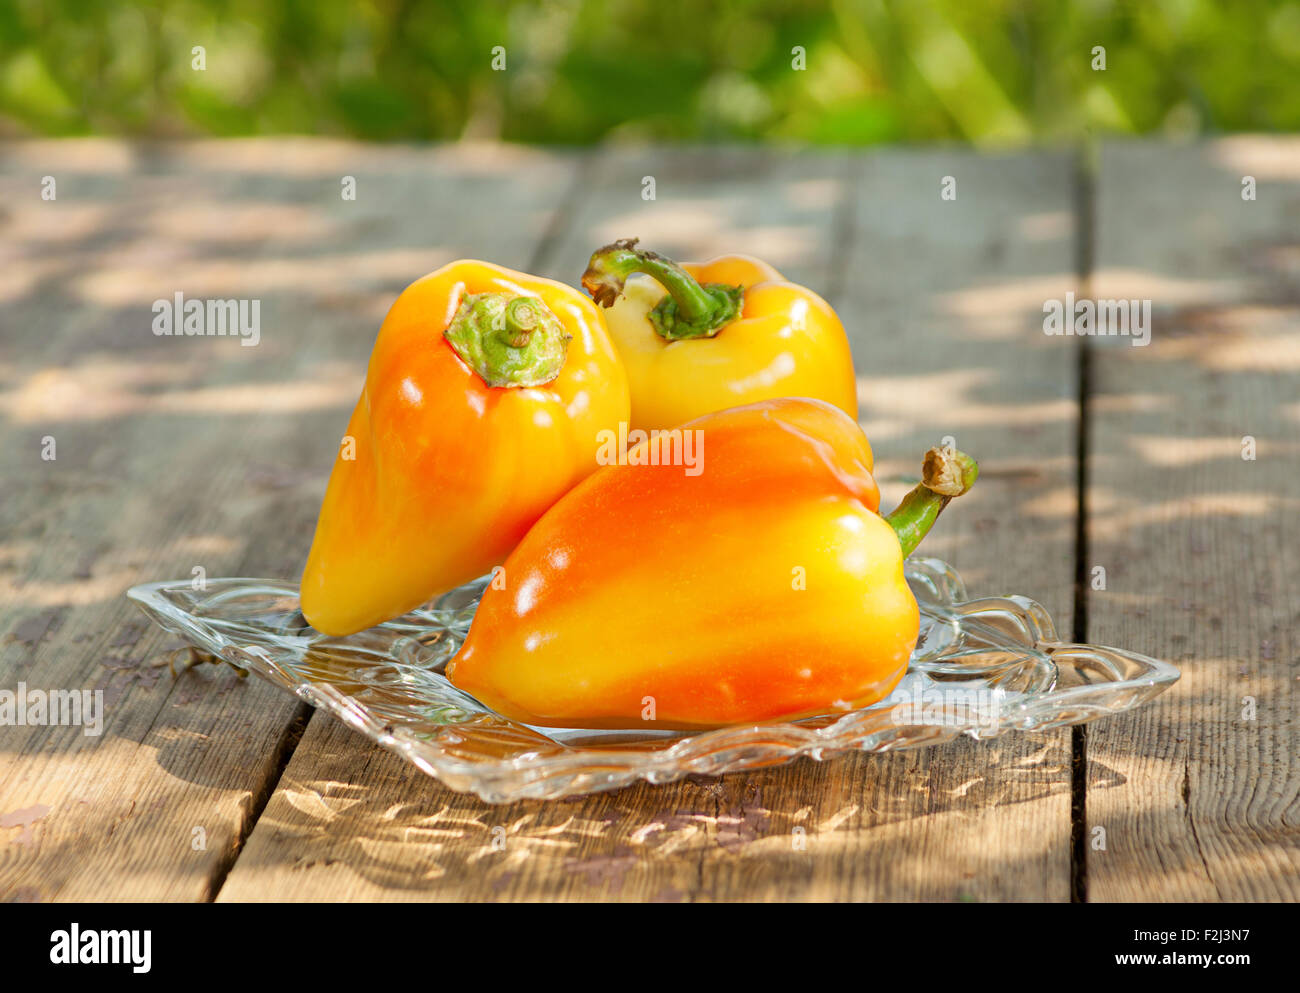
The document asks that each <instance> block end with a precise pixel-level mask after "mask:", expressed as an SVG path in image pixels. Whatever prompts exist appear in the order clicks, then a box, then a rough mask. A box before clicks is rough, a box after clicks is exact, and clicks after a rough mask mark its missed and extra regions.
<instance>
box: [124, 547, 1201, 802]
mask: <svg viewBox="0 0 1300 993" xmlns="http://www.w3.org/2000/svg"><path fill="white" fill-rule="evenodd" d="M906 573H907V580H908V583H909V585H910V587H911V589H912V591H913V593H914V594H915V595H916V598H917V602H918V604H919V606H920V608H921V616H922V625H921V634H920V637H919V638H918V643H917V649H916V650H915V651H914V652H913V656H912V660H911V663H910V665H909V668H908V673H907V675H906V676H905V677H904V679H903V681H902V682H901V683H900V684H899V687H898V688H896V689H895V690H894V692H893V693H892V694H891V695H890V696H889V697H888V698H886V699H885V700H883V701H881V702H879V703H876V704H874V705H873V706H871V707H866V708H862V709H858V710H852V711H848V712H843V713H839V712H837V713H829V714H825V715H821V716H818V717H812V718H806V719H803V720H799V721H789V722H773V723H769V724H755V725H738V726H734V727H726V728H718V729H714V730H708V731H696V732H677V731H646V732H644V733H641V732H617V731H616V732H609V731H592V730H589V729H582V728H573V729H556V728H540V727H532V726H529V725H523V724H518V723H516V722H512V721H509V720H507V719H505V718H503V717H501V716H500V715H497V714H494V713H493V712H491V711H489V710H487V709H486V708H484V707H483V706H482V705H481V704H479V703H478V701H476V700H474V699H473V698H472V697H470V696H468V695H467V694H465V693H463V692H461V691H460V690H457V689H456V688H455V687H453V686H452V685H451V684H450V683H449V682H448V681H447V680H446V678H445V677H444V676H442V674H441V667H442V665H443V664H444V663H445V662H446V660H447V659H448V658H450V656H451V655H452V654H453V653H454V651H455V649H456V648H457V647H458V645H459V643H460V641H461V640H462V639H463V637H464V634H465V632H466V631H467V630H468V628H469V623H470V621H471V620H472V617H473V610H474V607H475V605H476V604H477V600H478V596H479V595H480V594H481V593H482V591H483V589H484V587H485V586H486V583H487V578H486V577H484V578H481V579H479V580H476V581H474V582H472V583H469V584H466V586H463V587H461V588H459V589H457V590H454V591H452V592H450V593H448V594H446V595H444V596H443V597H440V598H439V599H438V600H436V601H434V602H433V603H431V604H429V605H427V606H426V607H424V608H421V609H419V610H416V611H412V612H411V613H410V614H407V615H405V616H403V617H401V618H397V619H395V620H393V621H390V622H388V623H387V624H383V625H379V626H378V627H376V628H372V629H370V630H369V631H364V632H361V633H359V634H357V635H352V636H350V637H349V638H342V639H337V638H327V637H326V636H324V635H321V634H319V633H318V632H315V631H314V630H313V629H311V628H310V627H308V626H307V624H306V621H305V619H303V618H302V615H301V612H300V611H299V610H298V606H297V587H296V586H295V585H294V584H292V583H285V582H280V581H274V580H260V579H221V580H207V581H206V582H205V583H202V584H199V588H197V589H196V584H195V583H194V582H192V581H188V580H181V581H176V582H161V583H146V584H143V585H140V586H135V587H133V588H132V589H131V590H129V591H128V593H127V595H128V597H130V599H131V600H133V601H134V602H135V603H137V604H138V605H139V606H140V607H141V608H142V609H143V610H144V612H145V613H146V614H147V615H148V616H149V617H150V618H152V619H153V620H154V621H156V622H157V623H158V624H159V625H161V626H162V627H163V628H165V629H166V630H168V631H170V632H172V633H174V634H176V635H178V636H180V637H181V638H182V639H184V640H185V641H186V642H188V643H189V644H191V645H193V646H195V647H196V648H199V649H201V650H202V651H204V652H207V653H209V654H211V655H213V656H215V657H218V658H220V659H222V660H224V661H226V662H228V663H230V664H231V665H233V666H236V667H238V668H241V669H245V670H247V671H249V672H252V673H254V674H255V675H257V676H259V677H261V678H262V679H265V680H266V681H268V682H270V683H272V684H273V685H275V686H278V687H280V688H281V689H284V690H287V691H288V692H290V693H293V694H294V695H295V696H297V697H298V698H299V699H302V700H304V701H306V702H307V703H309V704H311V705H312V706H314V707H316V708H318V709H321V710H324V711H327V712H329V713H331V714H333V715H334V716H335V717H337V718H339V719H340V720H342V721H343V722H344V723H346V724H348V725H349V726H351V727H353V728H355V729H356V730H357V731H359V732H361V733H362V734H364V735H365V736H366V737H368V738H370V739H371V740H373V741H375V742H376V743H378V744H379V745H381V746H382V747H384V748H387V749H389V750H391V751H393V752H395V753H397V754H398V755H400V756H401V757H402V758H404V759H406V760H407V761H409V762H411V763H412V764H414V765H415V766H416V767H417V768H419V769H421V770H422V771H424V772H426V773H428V774H429V775H431V776H434V777H436V778H437V779H439V780H441V781H442V782H443V783H444V784H446V785H447V786H449V787H450V788H452V789H455V790H458V791H461V792H470V793H474V794H476V795H477V796H478V797H480V798H481V799H483V800H485V801H488V802H490V803H508V802H512V801H516V800H521V799H559V798H562V797H566V796H572V795H576V794H583V793H590V792H597V791H602V790H611V789H618V788H620V787H622V786H626V785H629V784H631V783H634V782H636V781H638V780H645V781H647V782H650V783H666V782H671V781H673V780H676V779H680V778H682V777H684V776H688V775H722V774H725V773H729V772H735V771H740V770H744V769H753V768H758V767H762V766H768V765H777V764H782V763H785V762H789V761H792V760H794V759H796V758H800V757H807V758H810V759H813V760H816V761H822V760H825V759H829V758H832V757H834V756H835V755H838V754H842V753H845V752H849V751H863V752H885V751H893V750H900V749H908V748H921V747H927V746H930V745H937V744H941V743H943V742H947V741H951V740H953V739H955V738H957V737H959V736H962V735H965V736H969V737H973V738H976V739H985V738H995V737H999V736H1001V735H1003V734H1006V733H1008V732H1012V731H1022V732H1023V731H1044V730H1049V729H1052V728H1058V727H1064V726H1068V725H1073V724H1082V723H1086V722H1088V721H1092V720H1096V719H1097V718H1100V717H1105V716H1109V715H1112V714H1117V713H1122V712H1123V711H1126V710H1130V709H1132V708H1133V707H1137V706H1139V705H1141V704H1143V703H1145V702H1146V701H1147V700H1149V699H1151V698H1152V697H1154V696H1155V695H1157V694H1158V693H1161V692H1162V691H1164V690H1165V689H1167V688H1168V687H1169V686H1171V685H1172V684H1173V683H1174V682H1176V681H1177V680H1178V678H1179V671H1178V669H1177V668H1175V667H1174V666H1172V665H1170V664H1169V663H1167V662H1162V661H1160V660H1158V659H1154V658H1151V657H1149V656H1146V655H1141V654H1138V653H1136V652H1128V651H1124V650H1122V649H1118V648H1110V647H1106V646H1100V645H1083V644H1071V643H1067V642H1062V641H1060V640H1059V639H1058V638H1057V635H1056V630H1055V626H1054V625H1053V623H1052V620H1051V617H1050V616H1049V615H1048V613H1047V611H1046V610H1045V609H1044V608H1043V607H1042V606H1041V605H1040V604H1038V603H1037V602H1036V601H1034V600H1031V599H1029V598H1027V597H1023V596H1003V597H981V598H978V599H971V598H970V597H969V596H968V594H967V592H966V588H965V584H964V583H963V582H962V580H961V577H960V576H959V575H958V574H957V572H956V571H955V570H954V569H953V568H952V567H951V566H950V565H948V564H947V563H945V562H943V561H941V560H939V559H933V558H924V557H914V558H912V559H909V560H908V562H907V566H906Z"/></svg>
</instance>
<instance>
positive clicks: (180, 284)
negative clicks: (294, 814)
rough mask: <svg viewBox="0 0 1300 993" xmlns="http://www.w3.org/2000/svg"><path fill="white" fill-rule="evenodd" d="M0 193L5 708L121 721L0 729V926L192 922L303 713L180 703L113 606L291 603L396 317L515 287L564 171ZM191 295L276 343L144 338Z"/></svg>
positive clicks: (186, 149) (285, 174)
mask: <svg viewBox="0 0 1300 993" xmlns="http://www.w3.org/2000/svg"><path fill="white" fill-rule="evenodd" d="M5 165H6V168H5V169H4V176H3V179H0V190H2V191H3V203H4V205H5V206H4V216H3V218H2V219H0V222H2V223H3V225H4V237H3V238H0V253H2V254H3V256H4V258H3V265H2V266H0V270H3V276H2V277H0V308H3V315H2V316H0V323H2V324H3V326H4V328H5V333H4V337H3V340H2V341H0V416H3V427H2V428H0V535H3V539H2V542H3V543H2V544H0V604H2V605H3V606H2V607H0V632H7V633H8V634H7V636H6V638H5V641H4V644H3V646H0V688H6V689H12V688H14V687H15V686H16V684H17V683H18V682H19V681H23V682H26V683H27V685H28V686H30V687H32V688H37V687H40V688H47V689H48V688H61V689H71V688H80V687H97V688H99V689H102V690H103V691H104V705H105V710H106V717H105V722H104V726H103V733H102V736H100V737H85V736H83V735H82V734H81V733H80V731H79V730H78V729H76V728H59V727H52V728H51V727H3V728H0V754H3V761H2V762H0V815H4V819H3V821H2V822H0V823H3V825H4V829H3V830H0V899H6V900H51V899H95V900H103V899H139V900H197V899H203V898H205V897H207V896H210V895H211V890H212V889H213V888H214V886H216V885H218V884H219V882H220V880H221V878H222V877H223V875H224V872H225V869H226V866H227V863H228V862H229V860H230V859H231V857H232V856H233V852H234V849H235V847H236V845H237V844H238V843H239V842H240V841H241V839H242V836H243V835H244V834H245V833H246V832H247V830H248V829H249V828H250V827H251V821H250V810H251V809H253V807H254V806H255V805H256V801H257V797H258V795H259V794H261V793H262V792H263V791H265V790H267V789H268V788H269V786H270V784H271V782H273V780H274V777H275V776H277V775H278V773H279V771H280V765H281V760H282V758H283V753H284V752H285V750H286V749H287V748H288V747H289V746H290V745H291V744H292V742H293V740H294V737H295V735H296V733H297V731H298V730H300V729H299V728H296V727H295V725H294V715H295V713H297V704H296V703H295V702H294V701H293V700H292V698H290V697H288V696H287V695H284V694H282V693H279V692H277V691H274V690H272V689H271V688H270V687H267V686H265V685H263V684H261V683H260V682H259V681H257V680H239V679H238V678H237V677H236V676H235V675H234V673H233V672H231V671H230V670H227V669H224V668H222V669H212V668H210V667H204V670H202V671H193V672H188V673H186V674H184V675H183V676H181V677H180V678H179V679H178V680H176V681H175V682H173V680H172V678H171V676H170V675H169V674H168V672H167V669H166V667H165V661H166V655H165V649H166V648H167V647H168V643H167V642H165V641H164V640H163V639H162V637H161V636H160V635H159V633H157V632H156V631H155V630H154V629H153V628H152V627H151V626H150V625H148V624H147V623H146V622H145V621H144V619H143V618H142V617H141V616H140V615H139V613H138V611H137V610H136V609H135V608H134V607H133V606H131V605H129V604H128V603H127V602H126V601H125V599H124V598H123V596H122V594H123V592H124V590H125V589H126V588H127V587H128V586H130V585H131V584H133V583H136V582H141V581H146V580H153V579H161V578H169V577H187V576H190V575H191V571H192V569H194V568H195V567H201V568H203V569H205V570H206V574H207V575H208V576H220V575H232V574H234V575H238V574H244V575H272V576H292V575H295V573H296V570H297V569H298V568H299V567H300V564H301V560H302V558H303V556H304V554H305V550H306V548H307V544H308V542H309V541H310V536H311V528H312V525H313V521H314V514H315V507H316V505H317V503H318V501H319V499H320V496H321V493H322V492H323V489H324V484H325V479H326V475H327V472H328V467H329V465H330V460H331V457H332V453H333V450H334V446H335V444H336V443H337V434H336V433H335V429H334V428H333V427H331V426H330V425H342V424H343V423H344V421H345V419H346V416H347V411H348V410H349V409H350V407H351V405H352V403H353V402H354V400H355V398H356V394H357V392H358V391H359V388H360V382H361V377H362V375H363V371H364V364H365V359H366V355H367V353H368V352H369V348H370V344H371V342H372V341H373V336H374V334H375V332H376V330H377V329H378V326H379V321H380V320H381V319H382V316H383V313H384V312H385V310H386V308H387V306H388V305H389V303H390V302H391V300H392V298H393V297H394V296H395V295H396V293H397V292H398V291H399V290H400V289H401V287H402V286H403V285H405V283H406V282H408V281H409V280H410V279H411V278H413V277H414V276H417V275H419V274H421V273H423V272H425V271H427V270H429V269H431V268H433V267H434V266H436V265H438V264H440V263H442V262H445V261H447V260H449V259H451V258H454V257H456V256H457V255H460V254H466V253H469V252H472V251H476V250H477V251H483V250H484V248H483V246H484V245H487V246H488V247H490V249H491V250H492V251H493V253H494V254H495V257H496V258H498V259H500V260H501V261H503V262H506V263H508V264H510V263H513V264H516V265H519V266H524V265H526V264H527V263H528V260H529V254H530V252H531V251H532V250H533V249H534V247H535V245H536V244H537V243H538V241H539V240H540V238H541V237H542V235H543V233H544V232H545V231H546V230H547V228H548V226H549V224H550V222H551V219H552V217H553V215H554V213H555V210H556V204H557V202H558V201H559V200H560V199H561V198H562V197H563V195H564V193H565V191H566V190H568V189H569V188H570V186H571V182H572V162H571V161H569V160H567V159H566V158H565V157H563V156H556V155H552V154H543V153H532V152H523V151H512V150H508V149H499V148H493V149H491V150H490V151H489V152H487V153H484V152H482V151H481V150H476V149H474V148H459V149H440V150H435V151H429V150H426V149H420V150H415V149H401V148H390V149H370V148H361V147H359V146H355V145H347V144H336V143H329V142H314V141H313V142H306V141H301V142H300V141H275V142H265V141H250V142H232V143H200V144H194V145H180V146H164V147H161V148H151V147H148V146H129V145H124V144H121V143H116V142H68V143H57V142H48V143H47V142H42V143H33V144H15V145H10V146H8V147H7V148H6V149H5ZM46 175H52V176H54V177H55V179H56V182H57V199H56V200H54V201H43V200H42V199H41V197H40V191H41V177H42V176H46ZM344 176H353V177H355V178H356V180H357V196H356V199H355V200H344V199H343V198H342V196H341V189H342V187H341V181H342V178H343V177H344ZM484 208H490V214H489V215H488V216H483V215H482V214H480V213H479V212H480V211H482V210H483V209H484ZM476 227H482V228H485V229H487V231H488V234H487V235H486V236H485V235H484V234H483V233H482V231H480V230H476ZM176 291H182V292H184V293H185V294H186V295H187V296H188V297H191V298H195V297H219V298H230V297H235V298H252V299H257V300H260V302H261V340H260V343H259V344H258V345H257V347H242V346H241V345H240V343H239V341H237V340H233V339H230V338H193V337H191V338H184V337H182V338H168V337H156V336H155V335H154V334H153V333H152V332H151V321H152V317H153V314H152V311H151V304H152V302H153V301H154V300H155V299H158V298H162V299H170V298H171V297H172V294H173V293H174V292H176ZM47 436H53V437H54V439H55V442H56V446H57V447H56V455H57V458H56V460H54V461H43V460H42V458H41V452H42V439H43V438H45V437H47ZM25 822H30V824H25ZM196 829H202V832H203V843H202V845H201V846H199V845H197V844H196V837H197V836H198V835H197V832H196Z"/></svg>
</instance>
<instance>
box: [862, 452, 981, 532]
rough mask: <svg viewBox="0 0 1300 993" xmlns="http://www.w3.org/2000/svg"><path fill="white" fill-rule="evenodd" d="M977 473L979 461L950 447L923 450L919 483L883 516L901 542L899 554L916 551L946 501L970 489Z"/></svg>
mask: <svg viewBox="0 0 1300 993" xmlns="http://www.w3.org/2000/svg"><path fill="white" fill-rule="evenodd" d="M979 474H980V467H979V463H978V462H976V461H975V460H974V459H973V458H971V457H970V456H969V455H967V454H965V453H964V452H959V451H957V450H956V449H954V448H932V449H930V450H929V451H928V452H926V453H925V465H924V467H923V468H922V470H921V482H920V484H918V485H917V486H916V488H915V489H913V490H912V492H910V493H909V494H907V496H905V497H903V502H902V503H900V504H899V505H898V507H897V508H896V509H895V510H894V512H893V513H892V514H887V515H886V516H885V520H886V521H888V522H889V526H890V527H892V528H893V529H894V533H895V534H897V535H898V543H899V544H900V545H902V546H903V558H907V556H909V555H911V554H912V553H913V552H914V551H916V546H917V545H919V544H920V543H921V539H922V538H924V537H925V536H926V534H928V533H929V531H930V528H932V527H933V526H934V522H935V521H937V520H938V519H939V514H940V513H941V512H942V511H943V508H944V507H946V506H948V501H950V500H951V499H952V498H953V497H959V496H961V495H962V494H963V493H966V492H967V491H968V490H970V488H971V487H972V486H973V485H974V484H975V480H976V478H977V477H978V476H979Z"/></svg>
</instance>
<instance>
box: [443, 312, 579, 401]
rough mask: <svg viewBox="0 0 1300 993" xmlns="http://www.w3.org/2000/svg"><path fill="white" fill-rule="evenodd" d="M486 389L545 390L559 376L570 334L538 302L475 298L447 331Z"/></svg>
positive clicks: (455, 316) (454, 316)
mask: <svg viewBox="0 0 1300 993" xmlns="http://www.w3.org/2000/svg"><path fill="white" fill-rule="evenodd" d="M443 337H445V338H446V339H447V343H448V344H449V345H451V347H452V348H453V349H454V350H455V352H456V354H457V355H459V356H460V357H461V360H462V361H463V362H464V363H465V364H466V365H467V366H469V367H470V368H471V369H473V370H474V371H475V372H476V373H478V374H479V377H480V378H481V379H482V380H483V382H485V383H487V385H488V386H499V387H508V386H541V385H542V384H544V383H549V382H551V381H552V380H553V379H555V377H556V376H558V375H559V374H560V370H561V369H562V368H563V367H564V359H565V355H566V354H567V352H568V347H569V340H570V338H572V335H571V334H569V332H568V331H567V330H566V329H565V327H564V325H563V324H562V323H561V322H560V319H559V318H558V317H556V316H555V315H554V314H553V313H551V311H550V310H549V309H547V307H546V304H544V303H543V302H542V301H541V300H539V299H537V298H536V297H528V296H513V295H511V294H508V293H476V294H474V293H472V294H467V295H466V296H465V298H464V299H463V300H462V301H461V304H460V307H458V308H457V310H456V313H455V314H454V315H453V316H452V319H451V322H450V323H449V324H448V325H447V329H446V330H445V331H444V332H443Z"/></svg>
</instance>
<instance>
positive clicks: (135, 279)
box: [67, 243, 454, 335]
mask: <svg viewBox="0 0 1300 993" xmlns="http://www.w3.org/2000/svg"><path fill="white" fill-rule="evenodd" d="M141 247H142V248H143V250H144V251H145V252H147V253H148V254H149V255H150V256H152V255H153V254H154V253H155V252H156V251H157V246H156V245H153V244H151V243H146V244H144V245H142V246H141ZM453 258H454V256H453V255H452V253H451V252H448V251H446V250H438V249H432V248H411V249H394V250H391V251H365V252H340V253H335V254H329V255H312V256H307V257H303V258H287V257H281V258H275V257H259V258H258V259H257V262H256V263H255V264H252V265H250V264H249V261H248V260H247V259H242V258H237V257H236V258H228V259H220V260H217V259H203V260H200V259H198V258H195V259H194V260H193V261H187V262H184V263H183V264H181V265H179V266H177V267H176V268H175V269H174V270H173V271H171V272H169V273H167V274H166V275H165V276H162V277H160V273H159V270H158V263H159V260H158V259H154V258H150V259H149V260H147V261H143V262H141V263H139V264H132V263H131V259H130V253H129V252H127V253H124V254H123V257H122V258H117V257H114V258H113V259H111V260H109V261H106V262H105V263H104V264H103V266H101V267H100V268H97V269H95V270H93V271H91V272H87V273H85V274H83V275H79V276H74V277H72V278H71V279H70V280H69V281H68V286H67V290H68V292H70V293H73V294H75V295H76V296H78V297H80V298H81V299H83V300H85V301H86V302H88V303H95V304H100V305H102V306H110V307H134V308H138V310H139V314H140V318H139V319H140V333H141V334H142V335H147V334H149V333H150V322H151V320H152V313H151V311H150V306H151V304H152V303H153V300H154V299H155V298H158V299H164V300H170V299H171V295H172V293H173V292H174V290H175V288H176V287H178V286H182V285H183V286H184V287H185V293H186V295H187V296H189V297H204V296H213V297H222V298H226V297H238V298H248V297H262V296H264V295H266V294H272V293H312V294H315V293H328V292H332V291H335V290H337V289H338V288H339V287H340V286H341V285H352V286H354V287H356V288H357V289H358V290H360V289H362V288H363V287H365V284H371V285H370V287H369V288H374V284H379V285H381V286H383V287H384V288H385V292H386V293H387V294H388V295H389V296H391V295H392V292H393V291H394V290H400V289H401V288H402V287H404V286H406V285H407V284H408V283H410V282H413V281H414V280H415V279H416V278H418V277H419V276H422V275H423V274H424V273H426V272H428V271H430V270H432V269H436V268H438V266H440V265H444V264H446V263H447V262H450V261H452V259H453ZM358 284H360V285H358ZM265 316H266V315H265V314H264V315H263V319H265Z"/></svg>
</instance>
